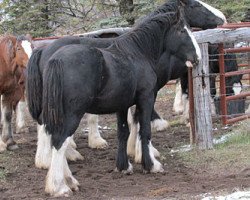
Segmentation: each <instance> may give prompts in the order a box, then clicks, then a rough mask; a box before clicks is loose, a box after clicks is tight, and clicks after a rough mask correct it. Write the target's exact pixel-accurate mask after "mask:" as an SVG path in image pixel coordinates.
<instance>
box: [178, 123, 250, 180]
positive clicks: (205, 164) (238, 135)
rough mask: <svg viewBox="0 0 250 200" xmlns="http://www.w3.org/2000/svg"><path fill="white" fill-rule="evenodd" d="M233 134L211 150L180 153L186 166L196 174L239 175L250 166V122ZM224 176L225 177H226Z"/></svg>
mask: <svg viewBox="0 0 250 200" xmlns="http://www.w3.org/2000/svg"><path fill="white" fill-rule="evenodd" d="M232 132H233V133H234V134H233V136H232V137H230V139H229V140H227V141H226V142H225V143H223V144H218V145H215V146H214V149H213V150H206V151H200V150H193V151H190V152H182V153H180V156H181V158H182V159H183V162H184V163H185V165H186V166H188V167H189V168H192V169H194V170H195V171H196V172H204V171H205V172H208V173H211V174H214V175H216V174H225V173H226V174H231V173H236V174H238V173H240V172H241V171H244V170H246V169H248V168H249V164H250V120H246V121H244V122H241V125H240V126H238V127H237V128H236V129H233V131H232ZM226 174H225V175H226Z"/></svg>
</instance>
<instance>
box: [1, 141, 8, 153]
mask: <svg viewBox="0 0 250 200" xmlns="http://www.w3.org/2000/svg"><path fill="white" fill-rule="evenodd" d="M6 150H7V144H6V143H4V142H3V141H2V138H0V152H3V151H6Z"/></svg>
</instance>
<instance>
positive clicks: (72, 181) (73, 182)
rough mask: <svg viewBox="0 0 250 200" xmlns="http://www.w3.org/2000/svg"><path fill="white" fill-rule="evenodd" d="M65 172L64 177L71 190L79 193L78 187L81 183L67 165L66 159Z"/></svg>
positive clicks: (64, 161) (64, 162)
mask: <svg viewBox="0 0 250 200" xmlns="http://www.w3.org/2000/svg"><path fill="white" fill-rule="evenodd" d="M63 167H64V168H63V172H64V177H65V180H66V183H67V185H68V186H69V187H70V189H72V190H74V191H78V190H79V188H78V186H79V185H80V184H79V182H78V181H77V180H76V179H75V177H74V176H73V175H72V173H71V171H70V169H69V165H68V163H67V160H66V158H64V159H63Z"/></svg>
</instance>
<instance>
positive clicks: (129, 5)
mask: <svg viewBox="0 0 250 200" xmlns="http://www.w3.org/2000/svg"><path fill="white" fill-rule="evenodd" d="M118 2H119V11H120V14H121V16H122V17H123V18H125V19H126V21H127V22H128V24H129V25H133V24H134V23H135V18H134V15H133V10H134V3H133V0H119V1H118Z"/></svg>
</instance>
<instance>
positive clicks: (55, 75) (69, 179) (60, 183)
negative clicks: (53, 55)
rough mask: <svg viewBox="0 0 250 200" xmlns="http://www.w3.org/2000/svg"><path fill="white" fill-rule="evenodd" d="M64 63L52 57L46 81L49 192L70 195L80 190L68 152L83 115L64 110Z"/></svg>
mask: <svg viewBox="0 0 250 200" xmlns="http://www.w3.org/2000/svg"><path fill="white" fill-rule="evenodd" d="M63 65H64V64H63V62H62V61H61V60H60V59H51V60H50V61H49V63H48V66H47V68H46V69H45V72H44V80H43V83H44V84H43V91H44V92H43V123H44V125H45V129H46V131H47V132H48V134H50V135H51V139H52V146H53V147H52V158H51V164H50V167H49V171H48V174H47V178H46V187H45V191H46V192H47V193H50V194H51V195H54V196H67V195H69V194H70V193H71V192H72V190H78V185H79V183H78V181H77V180H76V179H75V178H74V177H73V175H72V173H71V171H70V169H69V167H68V163H67V160H66V156H65V153H66V149H67V148H68V146H69V145H70V144H69V143H70V142H69V140H70V139H71V138H70V136H71V135H72V134H73V133H74V131H75V130H76V128H77V127H78V125H79V122H80V120H81V117H77V116H75V115H71V114H72V113H71V114H70V113H66V114H65V112H64V107H67V106H64V104H63V92H64V88H63V85H64V84H63Z"/></svg>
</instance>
